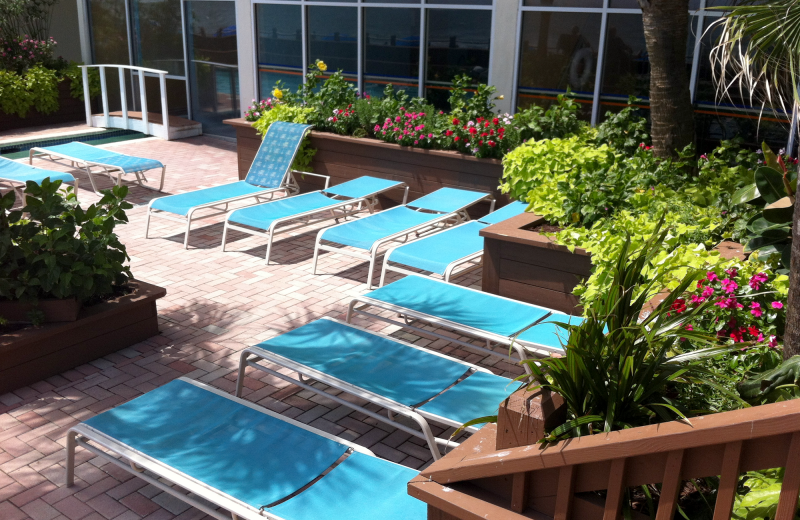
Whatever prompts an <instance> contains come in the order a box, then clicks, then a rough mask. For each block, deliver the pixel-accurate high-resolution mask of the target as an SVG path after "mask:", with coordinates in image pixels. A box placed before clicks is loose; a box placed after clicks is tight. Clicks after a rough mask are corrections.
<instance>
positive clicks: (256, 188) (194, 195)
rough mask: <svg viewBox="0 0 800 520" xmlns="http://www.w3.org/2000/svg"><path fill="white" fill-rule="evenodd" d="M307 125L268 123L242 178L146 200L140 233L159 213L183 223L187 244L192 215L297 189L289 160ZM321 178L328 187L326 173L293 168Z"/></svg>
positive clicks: (218, 212)
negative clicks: (144, 221)
mask: <svg viewBox="0 0 800 520" xmlns="http://www.w3.org/2000/svg"><path fill="white" fill-rule="evenodd" d="M310 128H311V126H310V125H299V124H296V123H285V122H283V121H276V122H274V123H272V125H270V127H269V129H268V130H267V135H265V136H264V140H263V141H262V142H261V145H260V146H259V148H258V152H257V153H256V157H255V159H253V164H252V165H251V166H250V171H248V172H247V177H245V179H244V180H243V181H239V182H232V183H229V184H223V185H221V186H214V187H212V188H204V189H201V190H196V191H190V192H188V193H180V194H177V195H168V196H166V197H161V198H158V199H153V200H151V201H150V205H149V206H148V207H147V224H146V227H145V231H144V236H145V238H147V233H148V230H149V229H150V217H151V216H152V217H159V218H163V219H167V220H172V221H174V222H185V223H186V235H185V237H184V240H183V247H184V248H187V247H189V232H190V230H191V227H192V219H196V218H209V217H213V216H216V215H223V214H225V213H227V212H228V205H229V204H230V203H231V202H239V201H243V200H246V199H252V202H250V203H249V204H247V205H252V204H257V203H259V202H264V201H267V200H271V199H272V198H273V197H274V196H275V194H277V193H284V194H285V195H287V196H288V195H290V194H293V193H297V192H298V191H300V188H299V186H298V185H297V183H296V182H295V179H294V177H293V175H292V174H293V170H292V163H293V162H294V158H295V156H296V155H297V150H299V149H300V144H301V143H302V142H303V137H304V136H305V134H306V132H308V130H309V129H310ZM297 173H301V174H303V175H312V176H315V177H322V178H324V179H325V187H326V188H327V187H328V182H329V181H330V177H328V176H327V175H318V174H315V173H308V172H297ZM205 210H213V211H214V212H213V213H208V214H205V215H203V216H202V217H195V215H194V214H195V213H196V212H198V211H205Z"/></svg>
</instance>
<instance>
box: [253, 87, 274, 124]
mask: <svg viewBox="0 0 800 520" xmlns="http://www.w3.org/2000/svg"><path fill="white" fill-rule="evenodd" d="M275 90H277V91H278V92H280V90H278V89H277V88H276V89H275ZM278 103H279V101H278V99H276V98H267V99H262V100H261V101H256V100H255V99H254V100H253V104H252V105H250V106H249V107H247V110H245V112H244V118H245V119H246V120H247V121H258V118H259V117H261V116H262V114H264V112H267V111H269V110H272V108H273V107H274V106H275V105H277V104H278Z"/></svg>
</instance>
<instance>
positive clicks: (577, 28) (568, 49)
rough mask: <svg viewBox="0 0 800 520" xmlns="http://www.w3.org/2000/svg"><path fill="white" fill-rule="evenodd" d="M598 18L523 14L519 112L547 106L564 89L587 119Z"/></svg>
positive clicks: (595, 56)
mask: <svg viewBox="0 0 800 520" xmlns="http://www.w3.org/2000/svg"><path fill="white" fill-rule="evenodd" d="M600 22H601V15H600V14H589V13H548V12H526V13H524V14H523V18H522V42H521V52H520V68H519V95H518V104H519V106H520V108H525V107H528V106H530V105H532V104H535V105H542V106H545V107H547V106H549V105H551V104H552V103H553V101H554V100H555V99H556V95H557V94H559V93H562V92H565V91H566V90H567V89H568V88H569V89H570V90H571V91H572V92H573V93H575V94H576V98H577V100H578V101H579V102H580V106H581V111H580V114H581V116H582V117H583V118H584V119H588V118H590V117H591V99H592V97H593V92H594V83H595V75H596V71H597V49H598V47H599V42H600Z"/></svg>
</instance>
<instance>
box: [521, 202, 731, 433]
mask: <svg viewBox="0 0 800 520" xmlns="http://www.w3.org/2000/svg"><path fill="white" fill-rule="evenodd" d="M662 227H663V217H662V219H661V221H660V222H659V224H658V225H657V227H656V231H655V232H654V234H653V235H652V236H651V237H650V238H649V239H648V241H647V242H646V243H645V244H644V246H643V247H642V248H641V249H639V250H638V251H631V250H630V244H631V242H630V239H629V240H628V241H627V242H626V244H625V245H624V246H623V247H622V250H621V251H620V254H619V258H618V260H617V262H616V265H615V267H614V268H613V270H612V276H613V283H612V285H611V287H610V289H609V290H608V291H607V292H606V293H604V295H603V296H602V297H600V298H598V299H597V300H596V301H595V302H594V303H593V304H592V306H591V307H590V308H589V309H588V313H587V314H588V317H587V318H586V319H585V320H584V321H583V322H582V323H580V324H578V325H570V324H566V323H559V324H558V325H559V326H560V327H562V328H564V329H565V330H566V331H567V332H568V333H569V335H568V339H567V341H566V344H565V345H564V351H565V355H564V356H563V357H552V358H546V359H539V360H527V361H525V363H527V364H528V365H529V366H530V368H531V371H532V373H533V376H532V377H533V379H534V382H533V383H531V385H530V387H531V389H534V388H539V387H543V388H547V389H549V390H551V391H553V392H557V393H558V394H560V395H561V396H562V397H563V398H564V400H565V401H566V403H567V407H568V417H567V422H565V423H564V424H563V425H561V426H559V427H557V428H556V429H554V430H553V431H552V432H550V435H549V437H547V438H546V439H545V440H546V441H556V440H558V439H561V438H564V437H574V436H580V435H584V434H589V433H595V432H598V431H612V430H620V429H624V428H630V427H634V426H641V425H645V424H649V423H652V422H659V421H668V420H673V419H676V418H683V419H686V418H687V417H688V416H691V415H692V410H689V409H687V407H686V406H684V405H683V404H682V403H681V402H679V401H677V400H675V399H672V398H671V397H670V392H669V390H670V387H671V386H672V385H679V384H698V385H709V386H712V387H715V388H717V389H718V390H719V391H721V392H725V393H726V394H728V395H731V397H733V398H734V399H738V397H737V396H735V395H733V394H732V393H731V392H729V391H727V390H726V389H724V388H722V387H721V386H720V385H718V384H717V383H716V382H714V380H713V379H712V372H711V371H710V370H709V369H708V368H706V367H705V366H704V365H703V360H705V359H708V358H710V357H714V356H718V355H720V354H723V353H725V352H728V351H730V350H732V349H734V348H741V345H739V346H738V347H734V346H731V345H725V346H718V345H717V344H716V339H715V338H713V337H708V336H706V335H704V334H702V333H700V332H697V331H694V330H692V329H691V327H687V325H689V324H690V323H691V322H692V320H693V319H695V318H696V317H697V316H698V315H700V314H701V313H703V312H704V311H706V310H707V309H708V305H710V303H708V302H707V303H705V304H701V305H698V306H697V307H694V308H688V307H686V306H685V305H681V302H678V304H677V305H675V306H673V304H675V303H676V300H677V299H678V298H680V296H681V295H682V294H683V293H684V291H686V289H688V288H689V286H690V285H691V284H692V283H693V282H695V281H696V280H697V279H698V277H699V273H698V272H692V273H690V274H688V275H687V276H686V277H685V278H684V279H683V281H682V282H681V283H680V284H679V285H678V286H677V287H676V288H675V289H674V290H672V291H671V292H670V293H669V294H668V295H667V296H666V298H665V299H664V300H663V302H662V303H661V304H660V305H659V306H658V307H656V308H655V309H654V310H653V311H652V312H651V313H650V314H649V315H648V316H647V317H645V318H644V319H640V318H641V316H642V315H643V311H644V310H645V308H646V305H647V303H648V301H649V300H650V299H651V298H652V296H653V295H654V294H655V293H656V292H657V291H658V289H659V288H660V287H661V285H660V284H659V278H658V277H656V278H653V279H648V277H647V276H646V274H645V272H644V271H645V268H646V266H647V265H648V264H649V261H650V260H651V259H652V258H653V256H654V255H656V254H657V253H658V252H659V251H660V250H661V243H662V242H663V241H664V239H665V237H666V235H667V233H668V231H667V230H662V229H661V228H662ZM684 340H685V341H692V342H694V343H695V345H698V346H700V347H701V348H698V349H697V350H694V351H692V352H688V353H683V354H677V352H678V351H679V350H681V349H678V342H680V341H684ZM717 377H718V376H717Z"/></svg>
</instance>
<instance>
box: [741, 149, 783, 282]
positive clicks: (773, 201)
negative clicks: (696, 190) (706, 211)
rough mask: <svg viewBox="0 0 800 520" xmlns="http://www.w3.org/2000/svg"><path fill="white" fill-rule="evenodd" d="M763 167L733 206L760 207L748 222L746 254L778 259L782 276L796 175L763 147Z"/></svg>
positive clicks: (781, 158) (742, 190) (781, 160)
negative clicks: (748, 205) (746, 204)
mask: <svg viewBox="0 0 800 520" xmlns="http://www.w3.org/2000/svg"><path fill="white" fill-rule="evenodd" d="M763 153H764V160H765V165H764V166H761V167H760V168H758V169H757V170H756V171H755V172H754V173H753V182H752V184H749V185H748V186H745V187H744V188H741V189H740V190H738V191H737V192H736V193H735V194H734V195H733V201H734V202H736V203H750V204H753V205H757V206H761V205H762V204H765V205H764V206H763V209H762V210H761V211H760V212H759V213H757V214H755V215H753V217H752V218H750V220H749V221H748V222H747V231H748V233H747V236H746V240H747V244H746V245H745V250H746V251H752V252H757V253H758V255H759V256H770V255H779V257H780V263H781V272H783V273H788V272H789V267H790V265H791V255H792V222H793V221H794V202H795V192H796V191H797V171H795V170H791V171H790V170H789V169H788V168H787V167H786V163H785V162H784V159H783V157H779V156H776V155H775V154H774V153H773V152H772V150H770V148H769V147H768V146H767V145H766V143H764V145H763Z"/></svg>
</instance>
